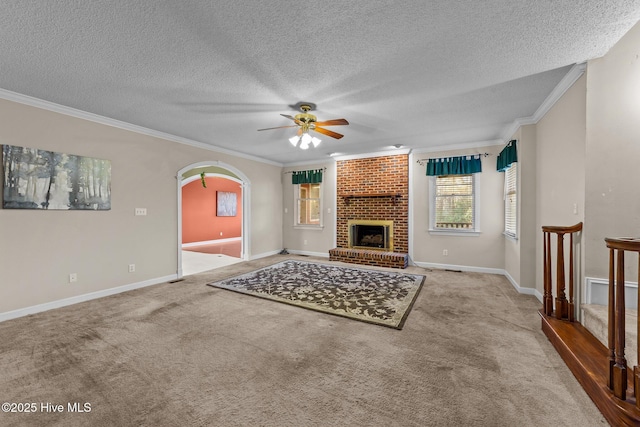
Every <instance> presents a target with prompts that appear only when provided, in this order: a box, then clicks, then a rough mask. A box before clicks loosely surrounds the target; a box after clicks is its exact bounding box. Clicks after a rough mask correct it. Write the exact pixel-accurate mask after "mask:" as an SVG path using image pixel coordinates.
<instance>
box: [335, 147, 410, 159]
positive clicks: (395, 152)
mask: <svg viewBox="0 0 640 427" xmlns="http://www.w3.org/2000/svg"><path fill="white" fill-rule="evenodd" d="M409 153H411V149H410V148H405V149H402V150H389V151H375V152H372V153H362V154H347V155H344V156H334V157H333V159H334V160H335V161H336V162H339V161H343V160H356V159H368V158H371V157H386V156H398V155H402V154H409Z"/></svg>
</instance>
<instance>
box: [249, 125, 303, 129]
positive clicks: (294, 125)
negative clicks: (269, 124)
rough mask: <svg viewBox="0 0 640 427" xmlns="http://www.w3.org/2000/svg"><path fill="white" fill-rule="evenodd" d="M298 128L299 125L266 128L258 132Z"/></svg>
mask: <svg viewBox="0 0 640 427" xmlns="http://www.w3.org/2000/svg"><path fill="white" fill-rule="evenodd" d="M295 127H298V126H297V125H290V126H278V127H275V128H264V129H258V130H271V129H283V128H295Z"/></svg>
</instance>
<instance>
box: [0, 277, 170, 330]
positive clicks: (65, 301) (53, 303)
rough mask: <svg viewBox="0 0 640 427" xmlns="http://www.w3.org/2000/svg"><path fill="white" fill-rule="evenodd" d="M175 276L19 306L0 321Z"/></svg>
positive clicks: (0, 318)
mask: <svg viewBox="0 0 640 427" xmlns="http://www.w3.org/2000/svg"><path fill="white" fill-rule="evenodd" d="M177 278H178V276H177V275H176V274H172V275H170V276H165V277H158V278H155V279H149V280H145V281H143V282H137V283H131V284H128V285H123V286H118V287H115V288H109V289H104V290H102V291H96V292H90V293H88V294H83V295H78V296H75V297H70V298H64V299H60V300H57V301H51V302H47V303H44V304H38V305H33V306H31V307H25V308H20V309H18V310H13V311H6V312H4V313H0V322H4V321H6V320H11V319H17V318H18V317H23V316H28V315H29V314H35V313H41V312H43V311H48V310H53V309H55V308H61V307H66V306H68V305H73V304H78V303H80V302H85V301H90V300H93V299H98V298H103V297H107V296H110V295H115V294H119V293H122V292H127V291H132V290H134V289H139V288H145V287H147V286H153V285H158V284H160V283H166V282H169V281H171V280H176V279H177Z"/></svg>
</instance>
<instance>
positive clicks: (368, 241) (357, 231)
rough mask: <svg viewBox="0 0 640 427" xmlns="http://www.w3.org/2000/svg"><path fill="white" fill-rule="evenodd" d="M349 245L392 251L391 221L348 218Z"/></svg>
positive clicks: (351, 246)
mask: <svg viewBox="0 0 640 427" xmlns="http://www.w3.org/2000/svg"><path fill="white" fill-rule="evenodd" d="M347 225H348V228H349V247H350V248H360V249H376V250H381V251H388V252H393V221H363V220H349V221H348V223H347Z"/></svg>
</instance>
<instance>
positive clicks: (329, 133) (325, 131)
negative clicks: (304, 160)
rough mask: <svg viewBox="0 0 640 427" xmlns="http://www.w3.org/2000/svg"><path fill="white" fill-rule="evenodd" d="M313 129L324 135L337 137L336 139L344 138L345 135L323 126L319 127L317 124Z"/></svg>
mask: <svg viewBox="0 0 640 427" xmlns="http://www.w3.org/2000/svg"><path fill="white" fill-rule="evenodd" d="M313 130H314V131H316V132H319V133H322V134H324V135H327V136H330V137H331V138H335V139H340V138H342V137H343V136H344V135H340V134H339V133H337V132H334V131H332V130H329V129H325V128H321V127H318V126H316V127H315V128H314V129H313Z"/></svg>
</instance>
